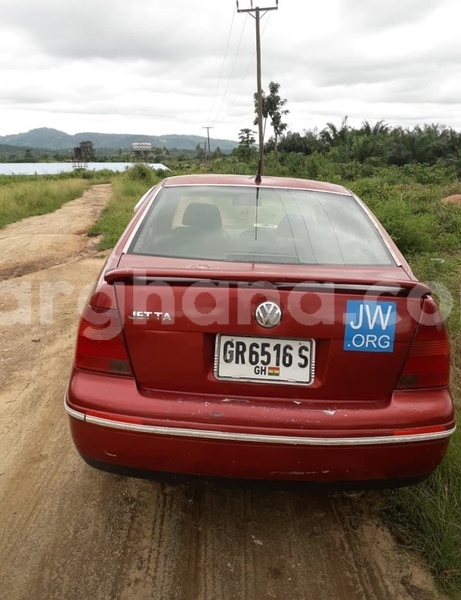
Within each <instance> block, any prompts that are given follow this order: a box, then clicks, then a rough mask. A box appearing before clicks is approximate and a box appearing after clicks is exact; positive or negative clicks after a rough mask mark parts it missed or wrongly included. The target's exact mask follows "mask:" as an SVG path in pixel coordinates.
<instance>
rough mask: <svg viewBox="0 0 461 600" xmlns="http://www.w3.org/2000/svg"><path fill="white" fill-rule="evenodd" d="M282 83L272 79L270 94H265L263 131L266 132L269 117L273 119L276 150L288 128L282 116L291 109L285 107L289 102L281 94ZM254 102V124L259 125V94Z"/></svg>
mask: <svg viewBox="0 0 461 600" xmlns="http://www.w3.org/2000/svg"><path fill="white" fill-rule="evenodd" d="M279 90H280V83H275V81H271V82H270V83H269V95H268V96H266V95H263V103H262V104H263V119H264V123H263V132H264V133H266V123H267V119H268V118H270V120H271V127H272V128H273V130H274V142H275V150H277V145H278V139H279V137H280V136H281V135H283V132H284V131H285V130H286V128H287V124H286V123H283V121H282V118H283V117H284V115H287V114H288V113H289V112H290V111H289V110H288V109H286V108H283V107H284V106H285V104H286V103H287V100H286V99H283V100H282V98H281V97H280V94H279ZM254 103H255V113H256V119H255V120H254V125H258V123H259V119H258V94H255V95H254Z"/></svg>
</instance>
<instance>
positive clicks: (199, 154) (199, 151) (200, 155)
mask: <svg viewBox="0 0 461 600" xmlns="http://www.w3.org/2000/svg"><path fill="white" fill-rule="evenodd" d="M195 156H196V158H197V159H198V160H205V150H204V149H203V147H202V144H197V145H196V146H195Z"/></svg>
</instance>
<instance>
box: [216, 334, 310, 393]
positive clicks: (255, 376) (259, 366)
mask: <svg viewBox="0 0 461 600" xmlns="http://www.w3.org/2000/svg"><path fill="white" fill-rule="evenodd" d="M214 367H215V368H214V371H215V376H216V377H217V378H218V379H237V380H242V381H260V382H262V381H264V382H268V381H270V382H271V383H283V384H285V385H286V384H291V385H295V384H298V385H311V384H312V383H313V381H314V377H315V342H314V340H292V339H278V338H277V339H275V338H262V337H261V338H260V337H243V336H242V337H237V336H230V335H218V336H217V338H216V349H215V365H214Z"/></svg>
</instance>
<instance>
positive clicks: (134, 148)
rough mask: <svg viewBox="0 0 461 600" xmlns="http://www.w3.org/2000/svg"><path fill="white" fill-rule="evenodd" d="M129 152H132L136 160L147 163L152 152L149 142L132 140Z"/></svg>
mask: <svg viewBox="0 0 461 600" xmlns="http://www.w3.org/2000/svg"><path fill="white" fill-rule="evenodd" d="M131 152H132V153H133V154H134V159H135V161H136V162H142V163H148V162H149V158H150V154H151V153H152V144H151V143H150V142H133V143H132V144H131Z"/></svg>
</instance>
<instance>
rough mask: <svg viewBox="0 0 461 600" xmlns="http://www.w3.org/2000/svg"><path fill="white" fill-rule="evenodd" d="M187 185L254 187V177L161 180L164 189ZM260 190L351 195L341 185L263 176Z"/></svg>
mask: <svg viewBox="0 0 461 600" xmlns="http://www.w3.org/2000/svg"><path fill="white" fill-rule="evenodd" d="M187 185H237V186H254V187H257V186H258V184H256V182H255V176H254V175H221V174H203V175H178V176H176V177H168V178H167V179H164V180H163V186H164V187H174V186H187ZM259 187H260V188H290V189H299V190H313V191H319V192H333V193H336V194H347V195H352V194H351V192H350V190H348V189H347V188H345V187H343V186H342V185H336V184H334V183H327V182H325V181H313V180H310V179H296V178H294V177H267V176H265V175H263V177H262V180H261V183H260V184H259Z"/></svg>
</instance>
